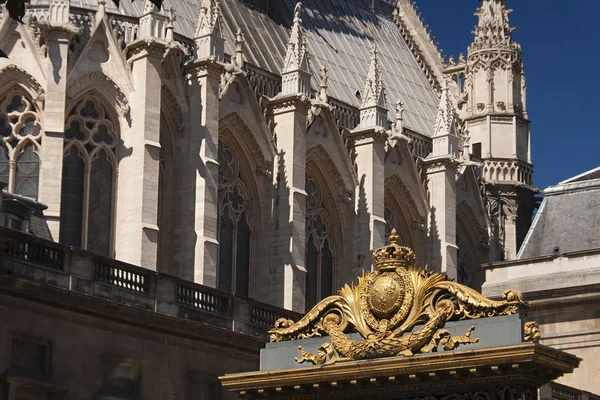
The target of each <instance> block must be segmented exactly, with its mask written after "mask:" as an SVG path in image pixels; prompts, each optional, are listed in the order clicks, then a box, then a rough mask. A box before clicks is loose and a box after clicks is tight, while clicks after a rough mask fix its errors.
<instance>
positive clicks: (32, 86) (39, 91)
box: [0, 64, 45, 103]
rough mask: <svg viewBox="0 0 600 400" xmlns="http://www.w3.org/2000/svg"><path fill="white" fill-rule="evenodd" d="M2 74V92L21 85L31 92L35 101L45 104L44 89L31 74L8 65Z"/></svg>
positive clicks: (2, 70)
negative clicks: (15, 85) (14, 85)
mask: <svg viewBox="0 0 600 400" xmlns="http://www.w3.org/2000/svg"><path fill="white" fill-rule="evenodd" d="M0 72H1V73H2V82H3V83H2V86H1V87H0V91H4V90H5V89H6V88H7V87H9V86H12V85H13V84H19V85H21V86H22V87H24V88H26V89H28V90H30V91H31V94H32V98H33V100H34V101H36V102H42V103H43V101H44V96H45V92H44V88H43V87H42V85H40V83H39V82H38V81H37V80H36V79H35V78H34V77H33V75H31V74H30V73H29V72H27V71H25V70H24V69H23V68H21V67H19V66H17V65H15V64H10V65H7V66H6V67H4V68H2V69H1V70H0Z"/></svg>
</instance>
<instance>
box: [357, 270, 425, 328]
mask: <svg viewBox="0 0 600 400" xmlns="http://www.w3.org/2000/svg"><path fill="white" fill-rule="evenodd" d="M361 286H362V287H361V290H360V306H361V314H362V315H363V318H364V319H365V321H366V322H367V323H368V324H369V326H371V328H373V329H375V330H377V331H379V330H380V329H393V328H395V327H396V326H398V325H399V324H400V323H402V322H403V321H404V319H405V318H406V316H407V315H408V312H409V311H410V309H411V307H412V302H413V294H414V287H413V284H412V280H411V279H410V276H409V274H408V271H407V270H406V269H405V268H398V269H396V270H395V271H386V272H382V271H373V272H370V273H369V274H367V276H365V280H364V282H363V284H362V285H361ZM382 320H386V321H387V322H386V323H385V324H384V325H381V324H380V321H382ZM384 326H385V328H384Z"/></svg>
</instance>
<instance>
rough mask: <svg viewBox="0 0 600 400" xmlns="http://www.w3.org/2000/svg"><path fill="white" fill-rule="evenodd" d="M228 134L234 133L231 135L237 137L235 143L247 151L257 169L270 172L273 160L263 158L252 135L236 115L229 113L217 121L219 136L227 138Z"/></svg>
mask: <svg viewBox="0 0 600 400" xmlns="http://www.w3.org/2000/svg"><path fill="white" fill-rule="evenodd" d="M225 128H229V129H225ZM229 132H235V133H233V134H234V135H236V136H237V138H236V141H237V142H239V143H240V144H241V145H243V146H244V148H245V149H246V150H247V151H248V155H249V156H250V157H251V159H252V161H253V162H254V163H255V165H256V167H257V168H261V169H263V170H268V171H271V170H272V166H273V160H269V159H268V158H266V157H265V156H264V154H263V151H262V149H261V148H260V145H259V144H258V142H257V141H256V139H255V137H254V133H253V132H252V131H251V130H250V129H249V128H248V126H247V125H246V123H245V122H244V120H243V119H242V118H241V117H240V116H239V115H238V114H236V113H231V114H229V115H227V116H226V117H224V118H222V119H221V120H220V121H219V135H224V136H225V137H227V136H228V134H229Z"/></svg>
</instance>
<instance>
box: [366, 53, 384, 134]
mask: <svg viewBox="0 0 600 400" xmlns="http://www.w3.org/2000/svg"><path fill="white" fill-rule="evenodd" d="M373 109H374V110H373ZM374 126H378V127H381V128H384V129H385V128H386V127H387V109H386V100H385V87H384V85H383V77H382V75H381V70H380V69H379V62H378V59H377V46H376V45H375V43H373V46H372V47H371V58H370V60H369V69H368V71H367V79H366V81H365V89H364V90H363V93H362V104H361V106H360V127H361V128H367V127H374Z"/></svg>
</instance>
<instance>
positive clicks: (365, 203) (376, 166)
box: [351, 127, 399, 276]
mask: <svg viewBox="0 0 600 400" xmlns="http://www.w3.org/2000/svg"><path fill="white" fill-rule="evenodd" d="M351 137H352V139H353V140H354V149H355V151H356V161H355V162H356V166H357V173H358V191H357V193H356V196H355V209H356V215H357V227H356V238H355V240H356V242H355V248H356V263H355V264H354V266H353V267H354V271H353V274H354V275H355V276H359V275H360V274H361V271H362V270H365V271H371V270H372V269H373V259H372V257H371V255H372V253H373V250H374V249H376V248H378V247H381V246H383V245H384V244H385V217H384V209H385V201H384V193H385V170H384V164H385V141H386V139H387V134H386V132H385V130H384V129H383V128H378V127H375V128H371V129H366V130H359V131H353V132H352V133H351ZM394 228H396V229H398V228H399V227H394Z"/></svg>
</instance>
